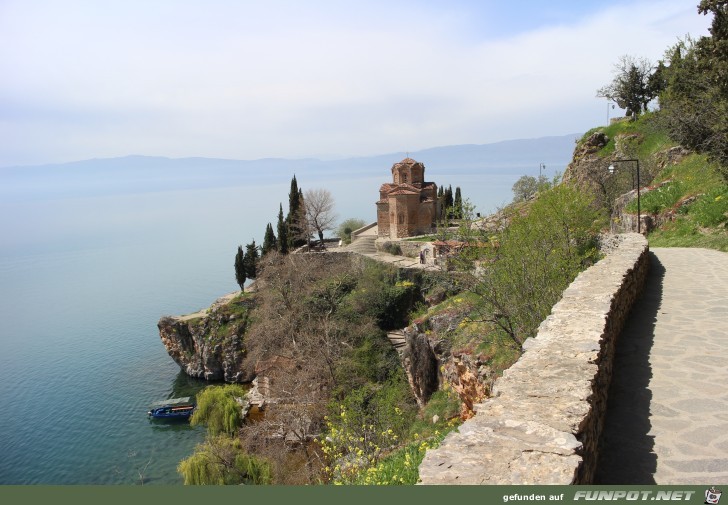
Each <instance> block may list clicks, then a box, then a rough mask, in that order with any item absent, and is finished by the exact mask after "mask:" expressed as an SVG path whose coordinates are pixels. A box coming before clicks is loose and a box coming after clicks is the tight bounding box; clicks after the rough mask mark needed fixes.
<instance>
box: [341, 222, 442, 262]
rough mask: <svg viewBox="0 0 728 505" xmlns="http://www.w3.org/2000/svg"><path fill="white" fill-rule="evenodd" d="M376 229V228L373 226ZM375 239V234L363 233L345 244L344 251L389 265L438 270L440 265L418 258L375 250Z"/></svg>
mask: <svg viewBox="0 0 728 505" xmlns="http://www.w3.org/2000/svg"><path fill="white" fill-rule="evenodd" d="M375 231H376V228H375ZM376 239H377V236H376V235H372V234H369V235H364V236H360V238H358V239H357V240H355V241H354V242H352V243H351V244H350V245H348V246H346V247H345V248H344V249H343V250H344V251H351V252H356V253H359V254H361V255H363V256H367V257H369V258H371V259H373V260H375V261H379V262H381V263H389V264H391V265H395V266H398V267H400V268H415V269H419V270H440V267H438V266H437V265H434V264H432V263H425V264H422V263H420V259H419V258H410V257H407V256H396V255H394V254H388V253H384V252H377V248H376V246H375V245H374V241H375V240H376Z"/></svg>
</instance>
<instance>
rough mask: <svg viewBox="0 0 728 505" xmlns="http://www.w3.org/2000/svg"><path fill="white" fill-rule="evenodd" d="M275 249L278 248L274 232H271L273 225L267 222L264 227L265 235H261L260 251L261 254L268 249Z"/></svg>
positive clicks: (268, 250)
mask: <svg viewBox="0 0 728 505" xmlns="http://www.w3.org/2000/svg"><path fill="white" fill-rule="evenodd" d="M276 250H278V241H277V240H276V235H275V233H273V226H272V225H271V224H270V223H268V226H266V227H265V236H264V237H263V247H262V248H261V253H262V254H263V255H266V254H268V253H269V252H270V251H276Z"/></svg>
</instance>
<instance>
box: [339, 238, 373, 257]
mask: <svg viewBox="0 0 728 505" xmlns="http://www.w3.org/2000/svg"><path fill="white" fill-rule="evenodd" d="M376 240H377V236H376V235H360V236H359V238H357V239H356V240H355V241H354V242H352V243H351V244H349V245H348V246H346V251H351V252H355V253H359V254H376V253H377V248H376V247H375V246H374V242H375V241H376Z"/></svg>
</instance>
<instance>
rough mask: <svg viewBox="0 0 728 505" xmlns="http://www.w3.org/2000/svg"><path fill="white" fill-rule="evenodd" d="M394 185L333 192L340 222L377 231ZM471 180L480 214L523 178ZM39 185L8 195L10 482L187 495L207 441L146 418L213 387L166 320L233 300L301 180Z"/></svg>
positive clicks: (4, 336) (2, 443) (6, 459)
mask: <svg viewBox="0 0 728 505" xmlns="http://www.w3.org/2000/svg"><path fill="white" fill-rule="evenodd" d="M387 172H388V170H387V169H385V170H383V174H382V176H381V177H376V178H367V179H351V180H339V181H335V182H330V181H329V182H327V183H326V184H325V187H327V188H328V189H330V191H331V192H332V194H333V195H334V198H335V199H336V201H337V211H338V213H339V215H340V217H341V218H342V219H344V218H348V217H360V218H365V219H370V220H372V219H373V218H374V216H375V207H374V202H375V200H376V199H377V196H378V189H379V185H380V184H381V183H382V182H385V181H387V180H388V174H387ZM0 175H1V174H0ZM463 177H464V178H463V179H458V180H456V181H454V182H458V183H459V184H461V185H463V186H464V187H465V185H466V184H467V185H468V188H469V189H468V190H465V191H464V196H465V197H473V196H475V197H476V198H475V200H476V201H477V200H478V199H480V200H482V201H485V202H488V204H490V207H491V208H487V207H488V205H485V207H486V208H485V209H484V208H483V207H484V205H482V204H481V205H480V208H479V209H478V210H491V209H492V207H494V206H495V205H497V204H500V203H502V202H503V201H505V200H508V199H509V198H510V186H511V185H512V184H513V182H514V180H515V178H516V176H509V177H501V178H495V179H493V178H491V179H489V180H488V179H483V177H482V176H480V177H476V176H463ZM468 177H470V178H471V180H468ZM298 180H299V185H301V186H302V187H303V188H304V189H306V188H307V187H321V186H323V184H321V183H316V184H313V183H312V184H309V185H306V178H305V176H302V175H300V174H299V177H298ZM42 182H43V181H33V183H32V184H30V183H28V184H27V185H26V192H25V193H22V192H21V193H22V194H21V193H18V192H17V191H16V192H13V190H12V188H11V189H8V186H7V185H6V187H5V188H0V321H2V325H1V326H0V348H1V349H2V352H1V353H0V370H2V371H3V377H4V380H3V381H2V383H0V405H2V407H3V422H2V428H0V448H1V449H2V451H1V452H0V484H41V483H42V484H133V483H139V482H140V480H141V477H142V476H143V479H144V482H145V483H152V484H174V483H181V479H180V477H179V476H178V474H177V472H176V465H177V463H178V462H179V461H180V460H181V459H182V458H184V457H186V456H188V455H189V454H190V453H191V452H192V450H193V448H194V446H195V444H197V443H199V442H200V441H202V439H203V438H204V431H203V430H202V429H199V428H197V429H194V428H191V427H190V426H189V425H186V424H176V425H165V424H157V423H153V422H150V421H149V420H148V419H147V416H146V409H147V406H148V405H149V404H150V403H151V402H153V401H156V400H159V399H164V398H168V397H174V396H187V395H192V394H194V393H195V392H196V391H198V390H199V389H200V388H201V387H203V386H204V384H203V383H202V382H201V381H196V380H192V379H189V378H187V377H186V376H184V375H183V374H181V373H180V370H179V367H178V366H177V365H176V364H175V363H174V362H173V361H172V360H171V359H170V358H169V356H168V355H167V353H166V351H165V349H164V347H163V346H162V344H161V341H160V339H159V335H158V332H157V327H156V323H157V321H158V319H159V318H160V316H162V315H167V314H185V313H190V312H194V311H196V310H198V309H200V308H203V307H206V306H208V305H209V304H210V303H211V302H212V301H214V300H215V299H216V298H217V297H219V296H221V295H223V294H225V293H229V292H231V291H234V290H236V289H237V286H236V284H235V281H234V273H233V267H232V264H233V259H234V255H235V250H236V247H237V245H238V244H245V243H247V242H249V241H250V240H251V239H253V238H257V239H258V241H260V240H261V239H262V235H263V232H264V229H265V224H266V223H267V222H269V221H270V222H273V223H275V219H276V217H277V214H278V205H279V202H283V204H284V210H286V207H287V201H288V188H289V182H290V175H289V176H288V177H283V178H281V183H280V184H270V185H260V184H259V185H255V186H251V185H248V186H245V187H232V188H224V189H200V190H176V191H159V192H151V193H144V192H137V193H134V192H129V191H126V190H125V192H124V193H123V194H117V195H113V194H107V195H106V196H78V195H75V196H68V195H66V196H62V195H61V196H59V195H56V196H55V197H54V196H52V195H53V191H52V189H53V188H45V189H48V191H42V190H43V189H44V188H42V187H41V186H42ZM112 185H113V184H112ZM18 187H20V186H18ZM36 189H37V190H38V191H36ZM478 203H480V202H478Z"/></svg>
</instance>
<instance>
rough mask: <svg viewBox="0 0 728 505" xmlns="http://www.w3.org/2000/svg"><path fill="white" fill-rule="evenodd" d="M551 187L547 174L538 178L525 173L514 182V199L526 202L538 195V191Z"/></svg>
mask: <svg viewBox="0 0 728 505" xmlns="http://www.w3.org/2000/svg"><path fill="white" fill-rule="evenodd" d="M549 187H551V184H550V183H549V180H548V179H547V178H546V176H545V175H540V176H538V178H536V177H532V176H530V175H524V176H522V177H521V178H520V179H518V180H517V181H516V182H515V183H514V184H513V188H512V190H513V201H514V202H525V201H526V200H530V199H531V198H533V197H534V196H536V193H537V192H539V191H544V190H546V189H548V188H549Z"/></svg>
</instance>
